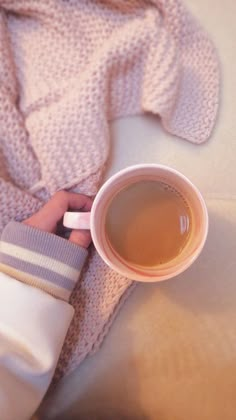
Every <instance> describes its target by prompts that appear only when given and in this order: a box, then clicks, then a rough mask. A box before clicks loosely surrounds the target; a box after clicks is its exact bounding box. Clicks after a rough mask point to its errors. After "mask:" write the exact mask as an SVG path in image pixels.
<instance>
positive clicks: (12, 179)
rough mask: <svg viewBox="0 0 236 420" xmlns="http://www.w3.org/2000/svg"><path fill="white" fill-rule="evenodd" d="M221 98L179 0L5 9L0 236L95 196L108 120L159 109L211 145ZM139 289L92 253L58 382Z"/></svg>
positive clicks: (209, 60) (203, 41)
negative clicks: (42, 211)
mask: <svg viewBox="0 0 236 420" xmlns="http://www.w3.org/2000/svg"><path fill="white" fill-rule="evenodd" d="M218 90H219V69H218V61H217V58H216V54H215V51H214V48H213V45H212V43H211V41H210V40H209V38H208V36H207V35H206V34H205V33H204V31H203V30H202V29H201V27H200V26H199V25H198V23H196V22H195V20H194V19H193V18H192V17H191V16H190V14H189V13H188V12H187V11H186V9H185V7H184V6H183V4H182V3H181V2H180V1H179V0H130V1H126V0H116V1H115V0H109V1H108V0H107V1H106V0H90V1H89V0H80V1H79V0H68V1H66V0H41V1H36V0H5V1H4V0H0V140H1V149H0V160H1V165H0V176H1V178H0V200H1V212H0V213H1V219H0V229H1V230H2V229H3V227H4V226H5V225H6V224H7V223H8V222H9V221H10V220H12V219H14V220H18V221H19V220H22V219H24V218H26V217H27V216H29V215H30V214H32V213H33V212H35V211H36V210H37V209H38V208H39V207H40V206H41V205H42V203H43V202H44V201H45V200H47V199H48V198H49V197H50V196H51V195H52V194H53V193H54V192H55V191H57V190H59V189H62V188H67V189H73V190H74V191H78V192H84V193H87V194H91V195H93V194H95V193H96V191H97V188H98V186H99V182H100V178H101V173H102V169H103V167H104V164H105V162H106V159H107V156H108V152H109V125H108V122H109V120H111V119H114V118H117V117H120V116H124V115H130V114H137V113H141V112H145V111H146V112H152V113H155V114H158V115H159V116H160V118H161V121H162V124H163V126H164V128H165V129H166V130H168V131H169V132H171V133H172V134H175V135H177V136H180V137H183V138H185V139H187V140H190V141H192V142H195V143H201V142H203V141H205V140H206V139H207V138H208V137H209V135H210V133H211V130H212V128H213V125H214V121H215V118H216V112H217V104H218ZM132 287H133V286H132V284H131V281H129V280H127V279H125V278H122V277H121V276H119V275H118V274H116V273H114V272H112V271H111V270H109V269H108V268H107V267H106V266H105V265H104V263H103V262H102V261H101V259H100V258H99V256H98V255H97V254H96V252H95V251H93V252H92V255H91V256H90V259H89V261H88V264H87V267H86V268H85V270H84V273H83V276H82V280H81V281H80V282H79V284H78V286H77V288H76V289H75V291H74V293H73V295H72V303H73V305H74V306H75V311H76V314H75V317H74V320H73V322H72V325H71V327H70V330H69V333H68V337H67V340H66V342H65V345H64V348H63V351H62V354H61V359H60V361H59V365H58V370H57V373H56V378H57V379H58V378H59V377H61V376H62V375H63V374H65V373H66V372H69V371H70V370H71V369H73V368H74V367H75V366H76V365H77V364H78V363H79V362H80V361H82V360H83V358H84V357H85V356H86V354H88V353H89V352H91V351H92V350H93V349H95V348H96V347H97V346H98V344H99V343H100V342H101V340H102V338H103V336H104V334H105V332H106V330H107V328H108V326H109V325H110V323H111V321H112V319H113V317H114V314H115V313H116V311H117V310H118V308H119V307H120V305H121V303H122V301H123V300H124V298H125V297H126V296H127V293H128V292H127V290H131V288H132ZM125 292H126V293H125Z"/></svg>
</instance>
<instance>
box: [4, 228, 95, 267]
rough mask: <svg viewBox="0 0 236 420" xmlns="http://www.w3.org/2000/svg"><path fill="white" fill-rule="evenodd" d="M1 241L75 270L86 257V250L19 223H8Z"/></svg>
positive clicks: (81, 264)
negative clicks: (44, 256)
mask: <svg viewBox="0 0 236 420" xmlns="http://www.w3.org/2000/svg"><path fill="white" fill-rule="evenodd" d="M1 240H2V241H4V242H7V243H13V244H15V245H18V246H21V247H22V248H26V249H30V250H31V251H34V252H38V253H40V254H43V255H46V256H48V257H51V258H53V259H55V260H57V261H61V262H63V263H64V264H67V265H69V266H70V267H73V268H76V269H78V268H79V269H80V268H82V266H83V264H84V261H85V259H86V257H87V255H88V251H87V249H85V248H82V247H81V246H79V245H76V244H73V243H72V242H69V241H68V240H66V239H63V238H60V237H58V236H56V235H54V234H51V233H48V232H44V231H41V230H38V229H36V228H33V227H31V226H29V225H26V224H24V223H19V222H10V223H8V225H7V226H6V227H5V229H4V231H3V233H2V236H1Z"/></svg>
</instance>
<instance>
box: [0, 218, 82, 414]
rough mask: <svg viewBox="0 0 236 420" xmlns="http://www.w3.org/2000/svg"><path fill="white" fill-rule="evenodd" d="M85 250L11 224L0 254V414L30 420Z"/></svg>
mask: <svg viewBox="0 0 236 420" xmlns="http://www.w3.org/2000/svg"><path fill="white" fill-rule="evenodd" d="M86 256H87V251H86V250H85V249H83V248H81V247H78V246H77V245H74V244H72V243H69V242H68V241H66V240H64V239H61V238H58V237H56V236H55V235H52V234H48V233H45V232H41V231H38V230H37V229H34V228H31V227H29V226H25V225H22V224H19V223H15V222H13V223H10V224H9V225H8V226H7V227H6V228H5V230H4V232H3V235H2V238H1V252H0V268H1V273H0V411H1V418H2V419H3V420H8V419H12V420H15V419H16V418H17V419H18V420H21V419H28V418H30V417H31V415H32V414H33V413H34V411H35V410H36V409H37V407H38V405H39V404H40V401H41V400H42V398H43V396H44V394H45V392H46V390H47V388H48V386H49V384H50V382H51V379H52V376H53V373H54V370H55V367H56V364H57V360H58V357H59V354H60V351H61V348H62V345H63V342H64V339H65V336H66V333H67V330H68V327H69V324H70V322H71V319H72V317H73V308H72V307H71V305H69V303H68V300H69V296H70V294H71V292H72V290H73V287H74V285H75V284H76V281H77V280H78V277H79V273H80V270H81V268H82V266H83V263H84V260H85V258H86Z"/></svg>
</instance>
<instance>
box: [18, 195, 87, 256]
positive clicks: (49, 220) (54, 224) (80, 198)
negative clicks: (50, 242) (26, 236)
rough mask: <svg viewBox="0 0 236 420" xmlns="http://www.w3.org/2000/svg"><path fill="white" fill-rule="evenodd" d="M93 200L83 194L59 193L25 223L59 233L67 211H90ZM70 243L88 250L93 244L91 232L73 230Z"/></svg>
mask: <svg viewBox="0 0 236 420" xmlns="http://www.w3.org/2000/svg"><path fill="white" fill-rule="evenodd" d="M91 206H92V199H91V198H89V197H87V196H86V195H82V194H75V193H70V192H66V191H59V192H57V193H56V194H55V195H54V196H53V197H52V198H51V200H49V202H48V203H47V204H45V205H44V206H43V207H42V208H41V209H40V210H39V211H38V212H37V213H35V214H34V215H33V216H31V217H29V218H28V219H26V220H24V222H23V223H25V224H27V225H30V226H32V227H35V228H37V229H40V230H43V231H45V232H50V233H55V234H56V233H57V229H58V224H59V222H60V221H61V219H62V217H63V215H64V213H65V212H66V211H67V210H69V209H70V210H82V211H90V209H91ZM69 241H71V242H73V243H75V244H76V245H80V246H82V247H84V248H87V247H88V246H89V245H90V242H91V235H90V231H89V230H72V232H71V233H70V236H69Z"/></svg>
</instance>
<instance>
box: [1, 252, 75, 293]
mask: <svg viewBox="0 0 236 420" xmlns="http://www.w3.org/2000/svg"><path fill="white" fill-rule="evenodd" d="M1 262H2V263H3V264H6V265H9V266H11V267H14V268H16V269H17V270H20V271H23V272H24V273H28V274H31V275H32V276H35V277H38V278H39V279H40V278H43V279H44V280H46V281H48V282H50V283H52V284H55V285H57V286H60V287H63V288H64V289H66V290H69V291H72V290H73V288H74V287H75V282H74V281H72V280H71V279H69V278H68V277H65V276H62V275H61V274H58V273H55V272H54V271H51V270H49V269H47V268H44V267H40V266H38V265H35V264H31V263H29V262H26V261H23V260H20V259H18V258H15V257H12V256H10V255H7V254H5V253H3V252H2V253H1Z"/></svg>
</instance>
